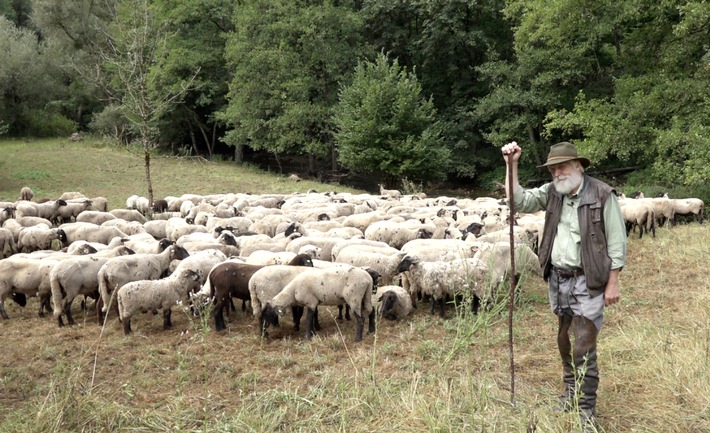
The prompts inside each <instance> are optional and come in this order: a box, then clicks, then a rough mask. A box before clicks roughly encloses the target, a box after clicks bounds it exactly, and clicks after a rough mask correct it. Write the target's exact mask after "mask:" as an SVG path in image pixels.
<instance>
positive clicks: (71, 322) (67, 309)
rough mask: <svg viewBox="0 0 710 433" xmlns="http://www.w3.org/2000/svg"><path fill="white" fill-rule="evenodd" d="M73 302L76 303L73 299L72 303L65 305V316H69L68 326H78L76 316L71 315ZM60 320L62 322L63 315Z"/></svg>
mask: <svg viewBox="0 0 710 433" xmlns="http://www.w3.org/2000/svg"><path fill="white" fill-rule="evenodd" d="M73 301H74V300H73V299H72V300H71V301H69V302H65V303H64V314H66V316H67V324H68V325H69V326H74V325H76V322H74V316H72V314H71V304H72V302H73ZM59 320H60V321H61V320H62V316H61V315H59ZM59 326H61V325H59Z"/></svg>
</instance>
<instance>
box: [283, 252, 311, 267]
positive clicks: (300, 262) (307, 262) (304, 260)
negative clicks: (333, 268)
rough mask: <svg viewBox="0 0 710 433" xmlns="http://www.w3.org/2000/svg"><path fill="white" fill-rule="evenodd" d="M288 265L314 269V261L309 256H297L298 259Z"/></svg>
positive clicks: (295, 258)
mask: <svg viewBox="0 0 710 433" xmlns="http://www.w3.org/2000/svg"><path fill="white" fill-rule="evenodd" d="M288 264H289V265H291V266H308V267H310V268H312V267H313V259H312V258H311V256H309V255H308V254H296V257H294V258H293V260H291V261H290V262H289V263H288Z"/></svg>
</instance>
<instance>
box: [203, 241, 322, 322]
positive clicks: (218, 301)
mask: <svg viewBox="0 0 710 433" xmlns="http://www.w3.org/2000/svg"><path fill="white" fill-rule="evenodd" d="M288 264H289V265H291V266H310V267H313V261H312V260H311V257H310V256H308V255H307V254H298V255H297V256H296V257H294V258H293V260H291V262H289V263H288ZM263 267H264V266H262V265H250V264H246V263H234V262H226V263H220V264H219V265H217V266H215V268H214V269H212V271H211V272H210V275H209V277H208V281H209V284H210V297H211V298H213V299H214V309H213V311H212V315H213V316H214V324H215V329H216V330H217V331H221V330H223V329H225V328H226V325H225V323H224V314H223V310H224V307H226V306H228V305H229V303H231V300H232V298H237V299H241V300H242V301H249V300H251V294H250V293H249V280H250V279H251V277H252V275H254V273H255V272H256V271H258V270H259V269H261V268H263ZM301 314H303V312H302V311H301ZM295 315H296V313H294V320H295ZM298 318H299V320H300V316H299V317H298Z"/></svg>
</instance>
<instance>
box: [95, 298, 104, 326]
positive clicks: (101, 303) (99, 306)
mask: <svg viewBox="0 0 710 433" xmlns="http://www.w3.org/2000/svg"><path fill="white" fill-rule="evenodd" d="M103 306H104V300H103V298H101V297H100V296H99V299H98V300H97V301H96V318H97V319H98V322H99V326H101V325H103V324H104V318H105V316H106V315H105V314H104V312H103V311H102V309H103Z"/></svg>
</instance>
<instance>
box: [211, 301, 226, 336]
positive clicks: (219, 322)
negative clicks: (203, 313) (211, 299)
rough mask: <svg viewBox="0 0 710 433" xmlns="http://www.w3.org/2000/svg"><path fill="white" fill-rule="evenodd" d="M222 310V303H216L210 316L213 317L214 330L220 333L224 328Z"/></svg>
mask: <svg viewBox="0 0 710 433" xmlns="http://www.w3.org/2000/svg"><path fill="white" fill-rule="evenodd" d="M223 308H224V302H216V303H215V305H214V311H213V312H212V315H213V316H214V328H215V330H217V331H221V330H223V329H224V328H226V326H225V324H224V314H223V313H222V309H223ZM227 308H229V307H227Z"/></svg>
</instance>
